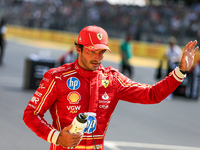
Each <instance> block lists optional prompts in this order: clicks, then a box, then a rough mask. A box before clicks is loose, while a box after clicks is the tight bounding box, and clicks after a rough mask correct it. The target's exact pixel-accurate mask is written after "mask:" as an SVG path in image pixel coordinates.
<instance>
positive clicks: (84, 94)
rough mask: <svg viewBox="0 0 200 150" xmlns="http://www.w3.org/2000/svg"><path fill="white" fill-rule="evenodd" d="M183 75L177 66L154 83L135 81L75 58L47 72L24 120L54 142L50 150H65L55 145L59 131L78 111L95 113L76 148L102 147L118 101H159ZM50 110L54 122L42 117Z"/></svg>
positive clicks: (142, 102) (68, 123) (178, 83)
mask: <svg viewBox="0 0 200 150" xmlns="http://www.w3.org/2000/svg"><path fill="white" fill-rule="evenodd" d="M184 77H185V76H184V75H183V74H182V73H181V72H180V70H179V68H178V67H177V68H176V69H175V70H174V71H172V73H171V74H169V75H168V76H167V77H166V78H165V79H163V80H161V81H160V82H158V83H156V84H154V85H152V86H151V85H147V84H140V83H138V82H134V81H132V80H130V79H129V78H127V77H125V76H124V75H122V74H121V73H120V72H119V71H118V70H116V69H114V68H112V67H108V68H104V67H103V66H100V67H99V69H98V70H96V71H86V70H84V69H82V68H81V67H80V66H79V65H78V63H77V60H76V61H75V62H74V63H70V64H64V65H62V66H61V67H58V68H52V69H50V70H49V71H47V72H46V73H45V74H44V77H43V79H42V81H41V83H40V86H39V87H38V89H37V90H36V92H35V93H34V95H33V97H32V99H31V100H30V102H29V103H28V105H27V107H26V109H25V111H24V116H23V120H24V122H25V124H26V125H27V126H28V127H29V128H30V129H31V130H32V131H33V132H35V133H36V134H37V135H38V136H39V137H41V138H42V139H44V140H46V141H48V142H50V143H51V147H50V149H51V150H63V149H66V148H63V147H62V146H59V145H56V140H57V138H58V136H59V133H60V131H61V130H62V129H63V128H64V127H66V126H68V125H70V124H71V123H72V121H73V119H74V117H76V116H77V114H78V113H84V112H93V113H96V117H93V120H90V122H89V123H90V124H88V127H87V129H86V130H85V133H84V135H83V139H82V141H81V142H80V144H79V145H78V146H77V147H75V149H78V150H83V149H87V150H92V149H94V148H97V149H101V150H103V149H104V137H105V134H106V130H107V127H108V124H109V121H110V118H111V115H112V113H113V111H114V109H115V107H116V105H117V103H118V101H119V100H124V101H128V102H132V103H140V104H155V103H159V102H161V101H162V100H163V99H165V98H166V97H167V96H168V95H169V94H170V93H172V92H173V91H174V90H175V89H176V87H177V86H179V85H180V84H181V82H182V80H183V79H184ZM47 110H49V112H50V114H51V116H52V119H53V123H52V125H50V124H49V123H47V121H46V120H45V119H44V118H43V116H44V114H45V112H46V111H47ZM91 122H93V124H91ZM92 131H93V134H92ZM93 139H94V140H95V144H94V141H93Z"/></svg>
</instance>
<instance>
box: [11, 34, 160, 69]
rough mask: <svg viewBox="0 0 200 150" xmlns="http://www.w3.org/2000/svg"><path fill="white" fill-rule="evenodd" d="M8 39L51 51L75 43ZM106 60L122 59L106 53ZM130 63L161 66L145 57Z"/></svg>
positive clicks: (135, 57)
mask: <svg viewBox="0 0 200 150" xmlns="http://www.w3.org/2000/svg"><path fill="white" fill-rule="evenodd" d="M8 39H10V40H13V41H16V42H18V43H20V44H23V45H28V46H33V47H38V48H44V49H50V50H64V51H66V50H67V49H69V48H70V47H71V46H73V43H72V45H70V44H64V43H59V42H54V41H47V40H38V39H29V38H21V37H14V36H9V37H8ZM104 60H106V61H111V62H116V63H120V61H121V58H120V55H119V54H117V53H109V52H106V54H105V56H104ZM130 63H131V65H133V66H139V67H150V68H157V67H158V64H159V60H158V59H153V58H144V57H138V56H133V57H132V58H131V59H130Z"/></svg>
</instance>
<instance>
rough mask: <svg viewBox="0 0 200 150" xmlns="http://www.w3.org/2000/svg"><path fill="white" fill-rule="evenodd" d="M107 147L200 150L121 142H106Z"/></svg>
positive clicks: (116, 148)
mask: <svg viewBox="0 0 200 150" xmlns="http://www.w3.org/2000/svg"><path fill="white" fill-rule="evenodd" d="M105 146H106V147H107V148H109V149H111V150H121V149H120V148H118V146H121V147H138V148H146V149H159V150H200V147H188V146H176V145H163V144H149V143H136V142H120V141H105Z"/></svg>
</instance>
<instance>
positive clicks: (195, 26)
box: [0, 0, 200, 45]
mask: <svg viewBox="0 0 200 150" xmlns="http://www.w3.org/2000/svg"><path fill="white" fill-rule="evenodd" d="M199 7H200V4H199V0H162V1H161V0H139V1H137V0H56V1H55V0H9V1H7V0H1V2H0V10H1V12H0V15H1V16H2V17H4V18H5V19H6V22H7V24H9V25H19V26H24V27H30V28H39V29H51V30H59V31H67V32H75V33H78V32H79V31H80V30H81V29H82V28H83V27H85V26H87V25H93V24H95V25H98V26H101V27H103V28H104V29H105V30H106V31H107V32H108V34H109V37H117V38H123V35H124V33H126V32H130V33H132V34H133V35H134V40H137V41H147V42H159V43H166V42H168V41H167V39H168V37H169V36H172V35H173V36H175V37H176V38H178V39H179V40H178V44H181V45H185V42H186V41H188V40H190V39H191V38H195V39H197V40H198V39H199V38H200V29H199V24H200V21H199V20H200V19H199V17H200V12H199V10H200V9H199Z"/></svg>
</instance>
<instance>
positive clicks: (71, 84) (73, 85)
mask: <svg viewBox="0 0 200 150" xmlns="http://www.w3.org/2000/svg"><path fill="white" fill-rule="evenodd" d="M67 86H68V88H69V89H70V90H77V89H78V88H79V87H80V81H79V80H78V79H77V78H75V77H71V78H69V79H68V80H67Z"/></svg>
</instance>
